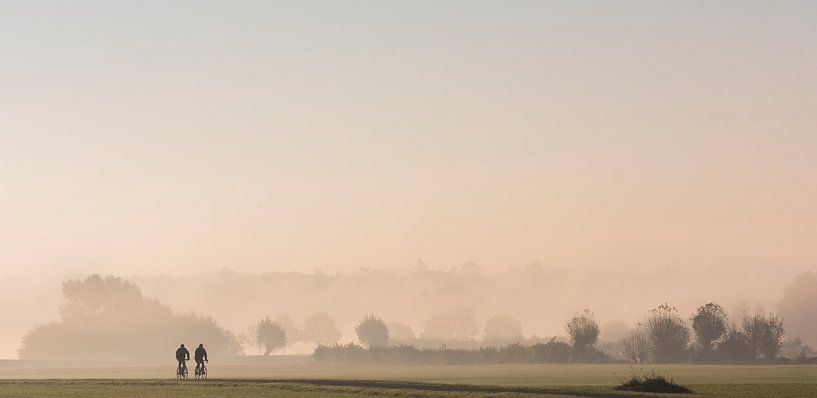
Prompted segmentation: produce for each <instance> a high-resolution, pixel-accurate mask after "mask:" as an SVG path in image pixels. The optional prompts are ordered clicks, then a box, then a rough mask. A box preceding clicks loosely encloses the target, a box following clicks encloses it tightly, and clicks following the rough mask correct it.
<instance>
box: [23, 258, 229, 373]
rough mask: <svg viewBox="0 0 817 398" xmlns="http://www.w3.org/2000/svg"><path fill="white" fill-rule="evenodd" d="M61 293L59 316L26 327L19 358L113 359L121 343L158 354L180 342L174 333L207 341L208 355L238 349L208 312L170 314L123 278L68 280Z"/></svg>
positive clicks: (140, 353) (132, 351)
mask: <svg viewBox="0 0 817 398" xmlns="http://www.w3.org/2000/svg"><path fill="white" fill-rule="evenodd" d="M63 295H64V298H65V302H64V304H63V305H62V306H61V307H60V310H59V311H60V314H61V318H62V319H61V321H60V322H52V323H49V324H45V325H38V326H35V327H34V328H33V329H31V330H30V331H28V332H27V333H26V334H25V336H24V337H23V339H22V342H21V346H20V349H19V351H18V354H19V356H20V358H21V359H99V358H116V357H121V356H122V344H123V342H127V345H128V355H130V356H133V357H138V358H151V359H152V358H161V357H163V356H164V355H166V352H167V350H168V349H170V348H172V347H174V346H177V345H178V344H179V343H182V342H183V341H179V340H180V339H179V336H184V338H185V339H187V340H188V341H196V342H203V343H207V348H208V351H210V353H211V354H213V355H237V354H240V353H241V352H242V350H241V346H240V345H239V343H238V340H237V339H236V337H235V336H234V335H233V334H232V333H230V332H229V331H228V330H226V329H224V328H222V327H221V326H219V324H218V322H216V320H215V319H213V318H212V317H208V316H204V315H199V314H195V313H186V314H177V313H174V312H173V311H172V310H171V309H170V308H169V307H167V306H166V305H163V304H162V303H160V302H158V301H157V300H154V299H150V298H146V297H144V296H142V293H141V291H140V289H139V287H137V286H136V285H135V284H133V283H131V282H128V281H125V280H123V279H122V278H118V277H115V276H105V277H102V276H100V275H96V274H94V275H91V276H89V277H87V278H84V279H71V280H68V281H66V282H65V283H64V284H63ZM168 346H170V348H168Z"/></svg>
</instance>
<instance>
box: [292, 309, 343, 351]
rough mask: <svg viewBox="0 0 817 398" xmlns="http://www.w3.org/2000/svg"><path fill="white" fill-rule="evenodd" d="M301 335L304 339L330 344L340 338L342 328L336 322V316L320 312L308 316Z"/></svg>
mask: <svg viewBox="0 0 817 398" xmlns="http://www.w3.org/2000/svg"><path fill="white" fill-rule="evenodd" d="M301 337H302V339H303V340H304V341H311V342H313V343H317V344H324V345H329V344H333V343H337V341H338V340H340V330H338V327H337V325H336V324H335V318H332V317H331V316H330V315H329V314H327V313H325V312H318V313H316V314H312V315H310V316H308V317H306V319H305V320H304V328H303V330H302V331H301Z"/></svg>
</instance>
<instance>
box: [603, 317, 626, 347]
mask: <svg viewBox="0 0 817 398" xmlns="http://www.w3.org/2000/svg"><path fill="white" fill-rule="evenodd" d="M629 332H630V327H629V326H628V325H627V323H625V322H622V321H617V320H613V321H607V322H605V323H604V324H603V325H601V334H600V335H599V341H608V342H619V341H621V340H624V338H625V337H627V334H629Z"/></svg>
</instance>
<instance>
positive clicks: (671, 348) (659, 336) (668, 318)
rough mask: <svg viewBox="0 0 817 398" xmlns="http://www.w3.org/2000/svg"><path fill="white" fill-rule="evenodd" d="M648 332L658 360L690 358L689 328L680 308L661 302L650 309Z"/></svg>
mask: <svg viewBox="0 0 817 398" xmlns="http://www.w3.org/2000/svg"><path fill="white" fill-rule="evenodd" d="M647 332H648V333H649V336H650V344H651V346H652V349H653V354H654V356H655V361H656V362H684V361H686V360H687V359H688V355H689V352H688V346H689V329H688V328H687V326H686V324H685V323H684V320H683V319H681V317H680V316H678V309H677V308H675V307H671V306H670V305H669V304H661V305H660V306H658V308H655V309H653V310H651V311H650V316H649V317H648V318H647Z"/></svg>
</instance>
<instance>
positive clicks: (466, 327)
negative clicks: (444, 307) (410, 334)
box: [420, 309, 479, 341]
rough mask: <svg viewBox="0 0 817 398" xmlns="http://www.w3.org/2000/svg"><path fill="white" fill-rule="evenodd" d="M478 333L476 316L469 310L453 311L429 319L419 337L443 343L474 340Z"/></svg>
mask: <svg viewBox="0 0 817 398" xmlns="http://www.w3.org/2000/svg"><path fill="white" fill-rule="evenodd" d="M478 333H479V325H478V324H477V318H476V315H474V311H473V310H470V309H455V310H452V311H448V312H442V313H437V314H434V315H432V316H431V317H429V318H428V319H427V320H426V322H425V327H424V328H423V332H422V334H421V335H420V338H422V339H428V340H443V341H469V340H474V339H475V338H476V336H477V334H478Z"/></svg>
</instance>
